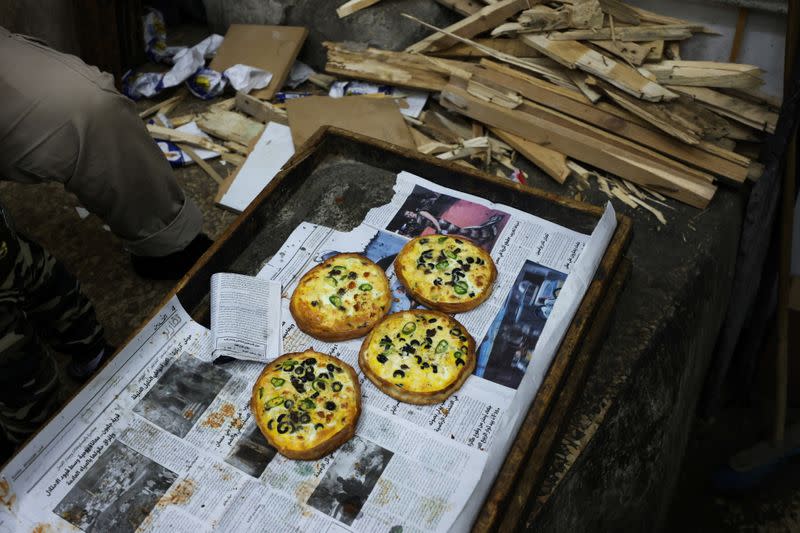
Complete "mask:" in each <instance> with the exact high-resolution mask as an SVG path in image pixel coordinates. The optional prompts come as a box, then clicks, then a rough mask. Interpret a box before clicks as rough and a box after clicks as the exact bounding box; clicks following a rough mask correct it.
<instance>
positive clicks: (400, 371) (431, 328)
mask: <svg viewBox="0 0 800 533" xmlns="http://www.w3.org/2000/svg"><path fill="white" fill-rule="evenodd" d="M470 341H471V338H470V337H469V336H468V334H467V333H466V329H465V328H464V326H462V325H461V324H459V323H458V322H457V321H456V320H455V319H453V318H452V317H450V316H447V315H445V314H443V313H439V312H436V311H403V312H400V313H395V314H393V315H389V316H388V317H387V318H386V319H385V320H384V321H383V322H381V323H380V324H378V325H377V326H376V327H375V328H374V329H373V330H372V332H370V336H369V337H368V339H367V340H366V341H365V342H369V344H368V346H367V351H366V362H367V364H368V365H369V368H370V369H371V370H372V372H373V373H375V374H376V375H377V376H378V377H380V378H381V379H383V380H384V381H386V382H388V383H391V384H393V385H395V386H396V387H398V388H402V389H403V390H406V391H409V392H437V391H440V390H443V389H445V388H447V387H448V386H449V385H450V384H451V383H453V382H455V381H456V380H457V379H458V378H459V377H460V375H461V370H462V368H463V367H464V366H465V365H466V364H467V362H468V361H469V360H470V358H472V357H475V354H474V353H473V351H472V350H471V346H470V344H471V343H470ZM473 346H474V345H473Z"/></svg>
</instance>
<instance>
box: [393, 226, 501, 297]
mask: <svg viewBox="0 0 800 533" xmlns="http://www.w3.org/2000/svg"><path fill="white" fill-rule="evenodd" d="M492 265H493V263H492V259H491V256H489V254H487V253H486V251H484V250H483V249H482V248H480V247H478V246H476V245H475V244H473V243H472V242H470V241H467V240H465V239H461V238H458V237H452V236H446V235H426V236H424V237H417V238H415V239H412V240H411V241H409V242H408V243H407V244H406V245H405V246H404V247H403V250H402V251H401V252H400V255H399V256H398V258H397V262H396V264H395V268H397V269H400V271H401V279H403V280H404V281H405V283H406V285H407V287H408V289H410V290H411V291H413V292H415V293H417V294H419V295H420V296H421V297H423V298H426V299H428V300H430V301H433V302H441V303H461V302H469V301H470V300H475V299H477V298H480V296H481V295H482V294H483V293H484V292H486V291H487V290H491V283H492V271H493V266H492Z"/></svg>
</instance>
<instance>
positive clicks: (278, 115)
mask: <svg viewBox="0 0 800 533" xmlns="http://www.w3.org/2000/svg"><path fill="white" fill-rule="evenodd" d="M236 109H237V110H238V111H241V112H242V113H245V114H247V115H249V116H251V117H253V118H254V119H256V120H258V121H260V122H263V123H264V124H266V123H267V122H277V123H278V124H283V125H288V124H289V118H288V117H287V116H286V111H284V110H283V109H278V108H277V107H275V106H274V105H272V104H270V103H269V102H264V101H263V100H259V99H258V98H253V97H252V96H250V95H249V94H245V93H243V92H238V93H236Z"/></svg>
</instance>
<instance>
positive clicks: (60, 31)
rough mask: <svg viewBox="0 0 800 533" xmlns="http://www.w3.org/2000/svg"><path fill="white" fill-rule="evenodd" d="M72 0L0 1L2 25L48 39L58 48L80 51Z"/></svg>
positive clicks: (69, 51)
mask: <svg viewBox="0 0 800 533" xmlns="http://www.w3.org/2000/svg"><path fill="white" fill-rule="evenodd" d="M74 21H75V10H74V7H73V1H72V0H11V1H0V26H3V27H4V28H6V29H8V30H10V31H13V32H16V33H24V34H25V35H31V36H33V37H37V38H38V39H41V40H43V41H46V42H47V43H48V44H49V45H50V46H52V47H53V48H55V49H56V50H60V51H62V52H66V53H69V54H77V53H78V52H79V46H78V36H77V34H76V30H75V23H74Z"/></svg>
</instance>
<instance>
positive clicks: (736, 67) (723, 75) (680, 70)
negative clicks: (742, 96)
mask: <svg viewBox="0 0 800 533" xmlns="http://www.w3.org/2000/svg"><path fill="white" fill-rule="evenodd" d="M645 68H646V69H647V70H648V71H649V72H651V73H653V74H654V75H655V77H656V80H657V81H658V82H659V83H663V84H668V85H686V86H690V87H720V88H731V89H755V88H758V87H760V86H761V85H763V84H764V79H763V78H762V77H761V75H762V71H761V69H760V68H758V67H756V66H754V65H743V64H739V63H716V62H713V61H662V62H660V63H652V64H649V65H647V66H646V67H645Z"/></svg>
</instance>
